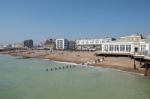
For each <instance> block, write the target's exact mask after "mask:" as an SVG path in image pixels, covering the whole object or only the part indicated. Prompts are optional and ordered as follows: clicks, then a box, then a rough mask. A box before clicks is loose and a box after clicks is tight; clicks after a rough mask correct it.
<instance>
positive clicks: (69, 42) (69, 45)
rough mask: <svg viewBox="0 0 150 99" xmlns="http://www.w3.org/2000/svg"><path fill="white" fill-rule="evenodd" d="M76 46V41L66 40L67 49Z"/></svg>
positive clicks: (73, 48) (72, 48)
mask: <svg viewBox="0 0 150 99" xmlns="http://www.w3.org/2000/svg"><path fill="white" fill-rule="evenodd" d="M75 48H76V42H75V41H68V49H69V50H75Z"/></svg>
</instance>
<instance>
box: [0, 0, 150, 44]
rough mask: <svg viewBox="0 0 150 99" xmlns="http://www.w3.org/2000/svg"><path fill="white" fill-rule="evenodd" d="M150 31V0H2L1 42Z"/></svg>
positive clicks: (0, 14) (0, 8)
mask: <svg viewBox="0 0 150 99" xmlns="http://www.w3.org/2000/svg"><path fill="white" fill-rule="evenodd" d="M137 32H140V33H150V0H0V42H6V43H10V42H20V41H23V40H24V39H33V40H35V41H38V42H40V41H42V40H45V39H48V38H70V39H77V38H95V37H96V38H98V37H106V36H108V37H119V36H124V35H129V34H132V33H137Z"/></svg>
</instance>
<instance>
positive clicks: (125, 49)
mask: <svg viewBox="0 0 150 99" xmlns="http://www.w3.org/2000/svg"><path fill="white" fill-rule="evenodd" d="M147 37H148V35H141V34H135V35H130V36H126V37H120V38H119V39H117V40H116V41H112V42H106V43H103V44H102V53H107V54H139V55H144V54H146V53H147V51H148V50H149V43H146V40H147V39H148V38H147Z"/></svg>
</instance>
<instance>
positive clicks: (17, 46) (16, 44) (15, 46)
mask: <svg viewBox="0 0 150 99" xmlns="http://www.w3.org/2000/svg"><path fill="white" fill-rule="evenodd" d="M12 47H13V48H23V47H24V46H23V43H15V44H12Z"/></svg>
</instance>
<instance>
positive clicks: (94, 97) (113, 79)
mask: <svg viewBox="0 0 150 99" xmlns="http://www.w3.org/2000/svg"><path fill="white" fill-rule="evenodd" d="M0 99H150V77H145V76H142V75H140V74H134V73H129V72H122V71H118V70H114V69H109V68H101V67H89V66H82V65H78V64H71V63H63V62H56V61H50V60H44V59H34V58H30V59H22V58H19V57H12V56H8V55H0Z"/></svg>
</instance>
